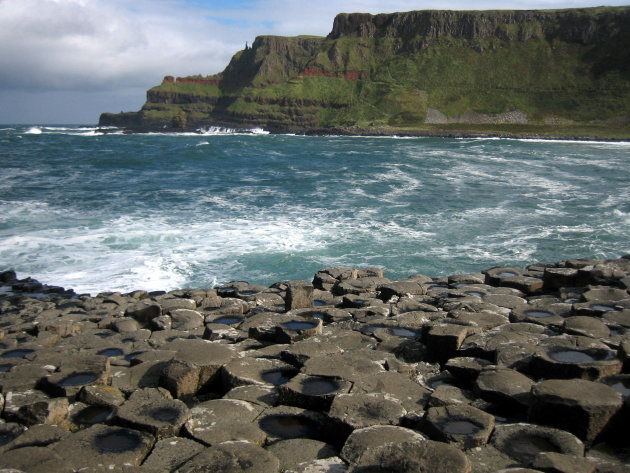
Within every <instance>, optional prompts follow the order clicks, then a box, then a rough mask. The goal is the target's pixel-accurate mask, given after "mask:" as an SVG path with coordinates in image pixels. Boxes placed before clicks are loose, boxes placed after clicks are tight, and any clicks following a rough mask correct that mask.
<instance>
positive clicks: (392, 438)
mask: <svg viewBox="0 0 630 473" xmlns="http://www.w3.org/2000/svg"><path fill="white" fill-rule="evenodd" d="M426 441H427V438H426V437H425V436H424V435H422V434H421V433H419V432H417V431H415V430H411V429H407V428H405V427H399V426H393V425H373V426H371V427H365V428H362V429H356V430H354V431H353V432H352V433H351V434H350V436H349V437H348V439H347V440H346V442H345V443H344V445H343V448H342V450H341V454H340V456H341V458H343V459H344V460H346V461H347V462H349V463H357V462H359V460H360V459H361V457H362V456H363V455H364V454H365V453H367V452H369V451H371V450H372V449H374V448H377V447H380V446H383V445H386V444H388V443H402V442H418V443H420V442H426Z"/></svg>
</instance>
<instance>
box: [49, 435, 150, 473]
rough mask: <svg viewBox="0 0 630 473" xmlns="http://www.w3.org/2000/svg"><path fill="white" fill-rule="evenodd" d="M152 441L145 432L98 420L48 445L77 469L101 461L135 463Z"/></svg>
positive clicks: (104, 463) (148, 449)
mask: <svg viewBox="0 0 630 473" xmlns="http://www.w3.org/2000/svg"><path fill="white" fill-rule="evenodd" d="M154 443H155V438H154V437H153V436H152V435H150V434H148V433H145V432H140V431H138V430H132V429H126V428H123V427H115V426H107V425H102V424H99V425H94V426H92V427H90V428H88V429H85V430H81V431H79V432H76V433H74V434H72V435H69V436H68V437H66V438H65V439H63V440H61V441H59V442H57V443H55V444H53V445H51V446H50V447H48V448H49V449H51V450H52V451H53V452H55V453H57V454H58V455H61V456H63V458H64V460H65V461H66V462H67V463H68V464H70V465H72V467H73V468H74V469H75V470H78V469H81V468H87V467H94V466H100V465H105V466H113V467H116V466H118V467H122V466H123V465H130V466H138V465H140V464H141V463H142V461H143V460H144V458H145V457H146V456H147V455H148V453H149V452H150V451H151V448H152V447H153V444H154ZM66 471H68V470H66Z"/></svg>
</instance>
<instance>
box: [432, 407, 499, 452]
mask: <svg viewBox="0 0 630 473" xmlns="http://www.w3.org/2000/svg"><path fill="white" fill-rule="evenodd" d="M422 430H423V431H424V432H426V433H427V434H428V435H429V436H430V437H431V438H432V439H434V440H438V441H441V442H447V443H451V444H454V445H455V446H457V447H459V448H463V449H470V448H474V447H479V446H481V445H485V444H486V443H488V439H489V438H490V435H491V434H492V431H493V430H494V416H492V415H490V414H487V413H486V412H484V411H482V410H480V409H477V408H475V407H472V406H468V405H449V406H443V407H431V408H429V409H428V410H427V413H426V416H425V418H424V422H423V429H422Z"/></svg>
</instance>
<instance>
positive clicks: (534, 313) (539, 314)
mask: <svg viewBox="0 0 630 473" xmlns="http://www.w3.org/2000/svg"><path fill="white" fill-rule="evenodd" d="M525 315H527V317H532V318H534V319H546V318H547V317H553V316H554V315H555V314H553V313H551V312H547V311H546V310H526V311H525Z"/></svg>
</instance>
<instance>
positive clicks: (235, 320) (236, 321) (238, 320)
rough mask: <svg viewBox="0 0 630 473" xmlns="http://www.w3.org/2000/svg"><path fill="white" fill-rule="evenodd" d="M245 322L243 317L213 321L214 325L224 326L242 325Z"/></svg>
mask: <svg viewBox="0 0 630 473" xmlns="http://www.w3.org/2000/svg"><path fill="white" fill-rule="evenodd" d="M242 321H243V318H242V317H219V318H218V319H216V320H213V321H212V323H213V324H223V325H236V324H240V323H241V322H242Z"/></svg>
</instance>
